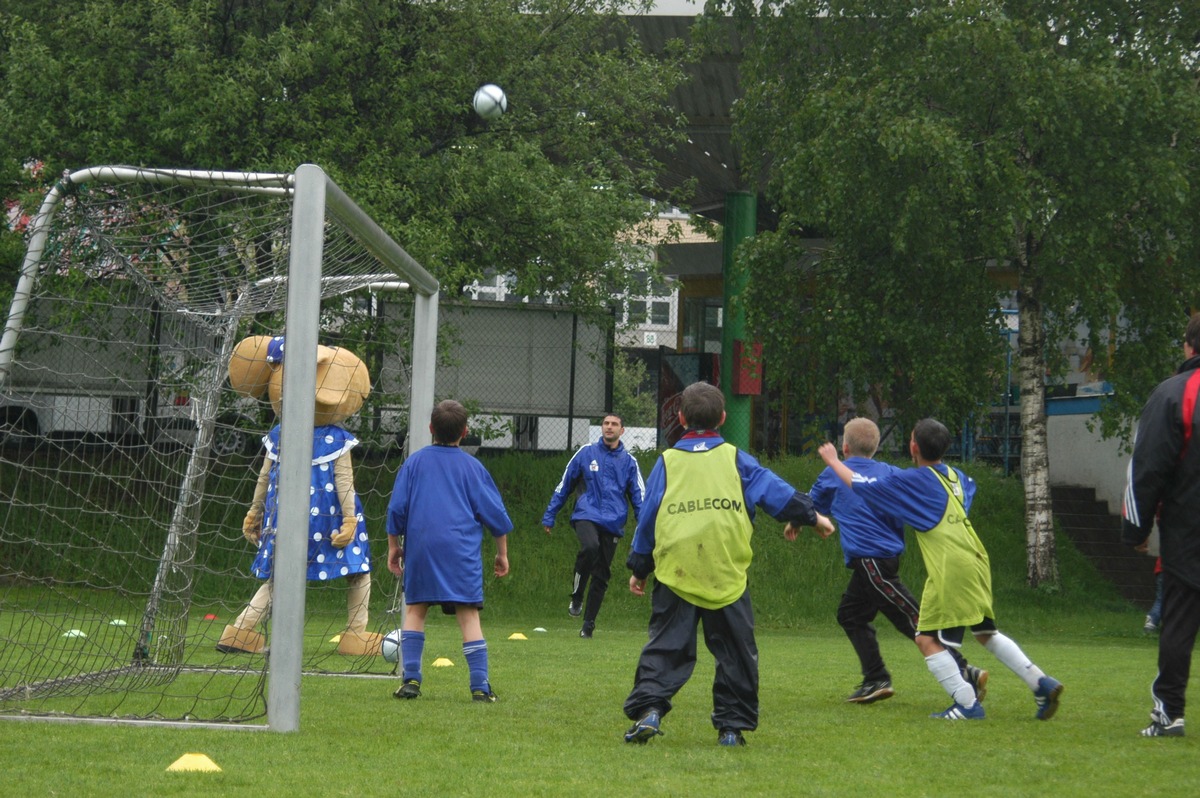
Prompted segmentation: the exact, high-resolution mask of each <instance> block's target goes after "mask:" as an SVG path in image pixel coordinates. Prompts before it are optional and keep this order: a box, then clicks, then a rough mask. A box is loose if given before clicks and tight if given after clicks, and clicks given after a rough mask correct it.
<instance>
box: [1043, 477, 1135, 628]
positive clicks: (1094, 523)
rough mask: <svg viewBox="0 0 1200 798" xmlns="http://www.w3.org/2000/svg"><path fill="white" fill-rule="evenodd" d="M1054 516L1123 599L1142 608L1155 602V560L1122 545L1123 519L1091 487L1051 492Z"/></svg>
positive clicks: (1065, 486) (1061, 487) (1071, 487)
mask: <svg viewBox="0 0 1200 798" xmlns="http://www.w3.org/2000/svg"><path fill="white" fill-rule="evenodd" d="M1050 497H1051V504H1052V506H1053V509H1054V517H1055V518H1056V519H1057V520H1058V523H1059V526H1060V527H1061V528H1062V530H1063V532H1064V533H1065V534H1066V536H1067V537H1068V538H1069V539H1070V540H1071V542H1072V543H1074V544H1075V546H1076V548H1078V549H1079V551H1080V552H1081V553H1082V554H1083V555H1084V556H1085V557H1087V558H1088V559H1089V560H1090V561H1091V562H1092V564H1093V565H1095V566H1096V570H1098V571H1099V572H1100V574H1101V575H1102V576H1104V577H1105V578H1106V579H1108V580H1109V581H1110V582H1112V584H1113V586H1114V587H1116V588H1117V590H1118V591H1119V592H1120V594H1121V595H1122V596H1124V597H1125V598H1126V599H1128V600H1129V601H1131V602H1133V603H1134V604H1137V605H1138V606H1139V607H1142V608H1143V609H1145V608H1148V607H1149V606H1150V605H1151V604H1152V603H1153V602H1154V558H1152V557H1147V556H1146V555H1144V554H1139V553H1138V552H1135V551H1134V550H1133V549H1131V548H1130V547H1129V546H1126V545H1125V544H1124V543H1122V542H1121V519H1120V518H1119V517H1118V516H1116V515H1114V514H1112V513H1110V512H1109V511H1108V504H1107V503H1106V502H1102V501H1098V500H1097V499H1096V491H1095V490H1093V489H1092V488H1086V487H1078V486H1069V485H1059V486H1054V487H1052V488H1051V489H1050Z"/></svg>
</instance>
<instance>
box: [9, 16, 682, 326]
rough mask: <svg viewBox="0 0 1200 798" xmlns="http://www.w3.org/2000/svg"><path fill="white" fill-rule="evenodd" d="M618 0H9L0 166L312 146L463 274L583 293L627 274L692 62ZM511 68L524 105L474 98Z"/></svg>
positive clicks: (229, 156)
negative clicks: (656, 46) (649, 48)
mask: <svg viewBox="0 0 1200 798" xmlns="http://www.w3.org/2000/svg"><path fill="white" fill-rule="evenodd" d="M618 5H619V4H615V3H612V2H609V1H608V0H531V1H530V2H520V3H518V2H513V1H512V0H447V1H446V2H437V3H430V2H423V1H422V0H410V1H409V2H404V1H401V2H396V1H395V0H300V1H299V2H277V1H276V0H215V1H214V0H167V1H166V2H163V1H162V0H61V2H56V3H30V4H15V3H4V4H2V5H0V180H2V181H4V184H3V185H4V187H5V189H6V190H5V191H3V192H0V193H3V194H4V195H5V196H9V195H10V192H9V191H8V190H7V189H8V188H11V187H12V186H13V185H14V182H15V181H16V180H17V179H18V172H19V169H20V166H21V164H22V163H24V162H26V161H27V160H29V159H38V160H44V161H45V162H46V163H47V165H48V171H49V173H50V174H51V175H53V174H58V173H60V172H61V171H63V170H70V169H77V168H82V167H84V166H91V165H96V164H103V163H121V164H128V165H144V166H154V167H177V168H197V169H220V170H247V171H274V172H288V171H292V170H294V169H295V168H296V167H297V166H298V165H299V164H301V163H316V164H319V165H320V166H322V167H323V168H324V169H326V171H328V172H329V173H330V174H331V176H332V177H333V178H334V179H335V180H336V181H337V182H338V183H339V184H340V185H341V186H343V188H345V189H346V190H347V192H348V193H349V194H350V195H351V196H352V197H353V198H354V199H355V200H356V201H358V202H359V203H360V204H362V205H363V206H364V207H365V208H366V209H367V210H368V211H369V212H370V213H372V215H373V216H374V217H375V218H376V219H378V220H379V221H380V222H381V225H382V226H383V227H384V228H385V229H386V230H387V231H388V232H389V233H391V234H392V235H393V236H394V237H395V238H396V239H397V240H398V241H400V242H401V243H402V245H403V246H404V247H405V248H406V249H408V251H409V252H410V253H411V254H412V255H413V256H414V257H416V258H417V259H418V260H419V261H420V262H421V263H422V264H423V265H425V266H426V268H428V269H429V270H430V271H431V272H432V273H434V274H435V276H437V277H438V278H439V279H440V280H441V281H442V283H443V285H444V286H447V287H449V289H450V290H451V291H453V290H454V288H455V287H457V286H459V285H463V284H466V283H469V282H470V281H471V280H473V279H476V278H479V277H481V276H484V275H485V274H488V273H508V274H513V275H515V277H516V280H517V290H518V291H521V292H527V293H530V294H535V293H538V294H540V293H546V292H555V293H556V294H557V296H558V298H559V299H560V300H561V301H566V302H569V303H571V304H573V305H575V306H576V307H578V308H580V309H581V310H587V309H589V308H600V307H602V306H603V305H604V304H605V303H606V301H607V299H608V297H609V295H610V292H611V291H613V290H621V289H623V288H625V287H626V282H627V275H626V273H625V269H624V268H623V267H622V263H623V257H622V256H623V254H624V253H623V249H622V248H623V247H627V246H635V245H636V244H637V239H636V236H635V237H633V238H632V239H631V238H629V237H626V238H620V239H619V238H618V236H617V235H616V233H617V232H618V231H625V230H631V229H633V230H636V229H638V227H639V225H642V224H643V223H645V222H646V219H647V216H648V213H649V211H650V210H651V207H650V205H649V203H648V201H647V200H646V197H648V196H653V195H659V192H655V191H654V190H653V188H654V186H655V181H656V177H657V167H658V164H657V163H656V161H655V158H654V156H653V155H652V152H653V151H654V149H655V148H656V147H660V146H663V145H669V144H670V143H671V142H673V141H675V140H677V138H678V136H679V131H680V129H681V128H680V124H679V120H678V119H677V115H676V114H675V112H674V111H672V110H671V108H670V107H669V105H668V103H667V97H668V93H669V91H670V90H671V89H672V88H673V87H674V86H675V85H676V84H677V83H678V82H679V80H680V79H681V72H680V70H679V65H678V64H677V63H675V62H673V61H671V60H668V59H664V58H661V57H655V56H651V55H648V54H647V53H646V52H645V51H644V50H643V48H641V47H640V46H639V45H638V43H637V42H636V41H635V40H634V38H633V36H632V34H631V32H630V31H629V29H628V28H627V27H626V26H625V25H624V24H623V23H622V21H621V19H620V16H619V14H618V13H617V6H618ZM486 82H493V83H497V84H499V85H500V86H502V87H503V88H504V89H505V91H506V93H507V94H508V100H509V111H508V113H507V114H505V115H504V116H503V117H502V118H500V119H499V120H496V121H492V122H485V121H484V120H482V119H480V118H479V117H477V116H476V115H475V114H474V113H473V111H472V110H471V107H470V100H471V97H472V94H473V92H474V91H475V89H476V88H477V87H478V86H479V85H481V84H482V83H486Z"/></svg>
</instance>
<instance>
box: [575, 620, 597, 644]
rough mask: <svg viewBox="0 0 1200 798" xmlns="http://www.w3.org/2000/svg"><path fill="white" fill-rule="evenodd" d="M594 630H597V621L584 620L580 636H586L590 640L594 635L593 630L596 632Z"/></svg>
mask: <svg viewBox="0 0 1200 798" xmlns="http://www.w3.org/2000/svg"><path fill="white" fill-rule="evenodd" d="M594 631H596V622H595V621H584V622H583V628H582V629H580V630H579V636H580V637H586V638H588V639H589V640H590V639H591V637H592V632H594Z"/></svg>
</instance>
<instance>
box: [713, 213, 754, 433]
mask: <svg viewBox="0 0 1200 798" xmlns="http://www.w3.org/2000/svg"><path fill="white" fill-rule="evenodd" d="M757 201H758V200H757V197H756V196H755V195H754V194H751V193H749V192H745V191H736V192H731V193H729V194H726V195H725V229H724V237H723V239H722V270H723V272H724V275H725V281H724V282H725V292H724V297H723V303H724V312H723V314H722V316H723V324H722V327H721V392H722V393H724V394H725V426H724V427H722V432H723V433H724V438H725V440H727V441H729V442H730V443H732V444H733V445H735V446H737V447H738V448H740V449H749V448H750V423H751V401H752V400H751V397H749V396H735V395H734V394H733V370H734V361H733V348H734V347H733V344H734V341H741V342H742V343H743V344H744V345H745V346H746V347H747V348H748V347H749V345H750V341H749V340H747V338H746V314H745V311H744V310H743V308H742V306H741V302H740V300H741V295H742V292H743V291H744V290H745V288H746V283H747V281H748V279H749V277H748V275H747V274H746V271H745V270H744V269H739V268H738V267H737V266H736V265H735V264H734V259H733V253H734V252H735V251H736V250H737V248H738V245H739V244H741V243H742V242H743V241H745V240H746V239H747V238H751V237H753V236H754V233H755V232H756V227H757V220H758V207H757Z"/></svg>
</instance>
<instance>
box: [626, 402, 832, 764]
mask: <svg viewBox="0 0 1200 798" xmlns="http://www.w3.org/2000/svg"><path fill="white" fill-rule="evenodd" d="M724 422H725V398H724V397H723V396H722V395H721V391H720V389H719V388H717V387H715V386H713V385H709V384H708V383H703V382H698V383H694V384H692V385H689V386H688V387H687V388H685V389H684V391H683V395H682V397H681V403H680V409H679V423H680V425H681V426H682V427H683V428H684V429H685V430H686V431H685V432H684V435H683V437H682V438H680V439H679V442H678V443H676V444H675V446H674V448H672V449H668V450H667V451H665V452H663V454H662V455H661V456H660V457H659V459H658V462H656V463H655V464H654V469H653V470H652V471H651V472H650V477H649V479H648V480H647V481H646V498H645V500H644V501H643V503H642V512H641V515H640V516H639V517H638V525H637V532H636V533H635V534H634V537H633V543H632V544H631V547H630V548H631V550H630V554H629V560H628V565H629V569H630V570H631V571H633V576H631V577H630V579H629V589H630V590H631V591H632V592H633V594H634V595H636V596H643V595H645V589H646V579H647V578H648V577H649V575H650V574H651V573H654V574H655V575H656V576H657V584H655V586H654V590H653V596H652V598H651V615H650V639H649V641H648V642H647V643H646V646H645V648H643V649H642V655H641V658H640V659H639V660H638V667H637V673H636V675H635V676H634V685H633V691H632V692H631V693H630V694H629V697H628V698H627V699H626V700H625V707H624V709H625V715H626V716H627V717H628V718H629V719H630V720H633V721H634V724H633V726H632V727H631V728H630V729H629V730H628V731H627V732H626V733H625V742H628V743H645V742H647V741H648V740H649V739H650V738H651V737H654V736H655V735H658V734H662V731H661V730H660V729H659V726H660V724H661V722H662V718H663V717H664V716H665V715H666V714H667V713H668V712H670V711H671V699H672V698H673V697H674V696H675V694H676V693H677V692H679V690H680V688H682V687H683V685H684V684H686V683H687V680H688V679H689V678H690V677H691V675H692V670H693V669H694V668H695V666H696V626H697V625H698V624H700V623H703V624H704V643H705V645H706V646H707V647H708V650H709V651H711V652H712V655H713V658H714V659H715V660H716V665H717V667H716V676H715V677H714V679H713V688H712V693H713V712H712V723H713V726H714V727H715V728H716V729H717V732H718V734H717V742H718V744H720V745H723V746H737V745H745V744H746V739H745V737H744V736H743V732H746V731H753V730H754V729H755V728H757V727H758V647H757V645H756V644H755V641H754V612H753V608H752V607H751V603H750V591H749V589H748V587H747V580H746V570H747V569H748V568H749V567H750V559H751V555H752V552H751V549H750V536H751V533H752V532H753V524H754V512H755V506H759V507H762V508H763V509H764V510H766V511H767V512H768V513H770V514H771V516H772V517H774V518H775V519H777V520H780V521H786V522H788V528H789V529H791V528H792V525H793V524H800V525H807V526H815V527H817V530H818V533H823V534H824V535H829V534H830V533H832V532H833V524H832V522H831V521H830V520H829V519H828V518H826V517H825V516H823V515H821V514H820V513H818V512H816V511H815V510H814V509H813V506H812V501H811V500H810V499H809V497H808V496H807V495H805V494H803V493H801V492H800V491H798V490H796V489H795V488H793V487H792V486H791V485H789V484H788V483H786V482H784V481H783V480H782V479H780V478H779V477H778V476H776V475H775V474H774V473H773V472H772V471H771V470H769V469H767V468H764V467H763V466H761V465H759V463H758V461H757V460H755V459H754V458H753V457H751V456H750V455H748V454H746V453H745V452H742V451H739V450H738V449H737V447H735V446H733V445H732V444H730V443H726V442H725V440H724V439H723V438H722V437H721V436H720V434H719V433H718V432H717V428H718V427H720V426H721V424H723V423H724Z"/></svg>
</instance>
